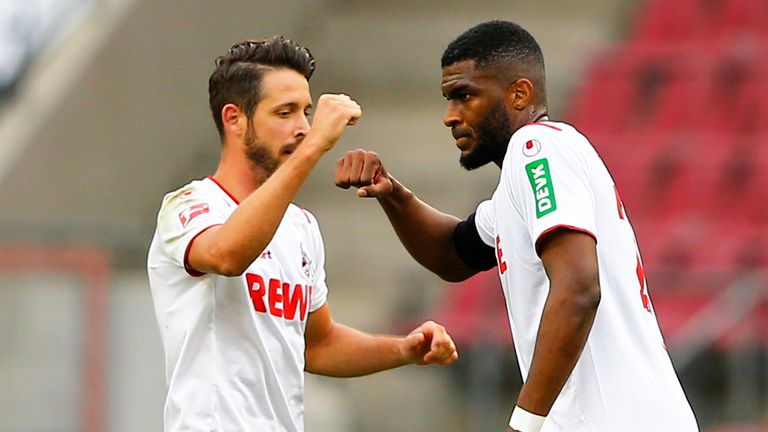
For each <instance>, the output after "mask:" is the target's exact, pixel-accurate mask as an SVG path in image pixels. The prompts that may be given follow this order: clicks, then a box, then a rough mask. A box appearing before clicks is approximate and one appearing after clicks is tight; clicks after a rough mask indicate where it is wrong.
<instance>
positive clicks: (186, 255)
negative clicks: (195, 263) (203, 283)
mask: <svg viewBox="0 0 768 432" xmlns="http://www.w3.org/2000/svg"><path fill="white" fill-rule="evenodd" d="M221 225H222V224H215V225H211V226H209V227H206V228H203V229H202V230H200V232H199V233H197V234H195V236H194V237H192V240H190V241H189V243H187V248H186V249H184V270H186V272H187V273H188V274H189V275H190V276H192V277H200V276H205V273H203V272H201V271H197V270H195V269H193V268H192V266H190V265H189V251H190V249H192V243H194V241H195V240H196V239H197V237H198V236H199V235H200V234H202V233H204V232H206V231H208V230H209V229H211V228H213V227H216V226H221Z"/></svg>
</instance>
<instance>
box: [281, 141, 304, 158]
mask: <svg viewBox="0 0 768 432" xmlns="http://www.w3.org/2000/svg"><path fill="white" fill-rule="evenodd" d="M299 144H301V143H292V144H286V145H284V146H283V148H282V149H281V150H280V154H282V155H283V156H290V155H292V154H293V152H295V151H296V148H298V147H299Z"/></svg>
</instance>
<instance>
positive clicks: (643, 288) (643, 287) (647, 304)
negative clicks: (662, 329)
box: [636, 256, 653, 313]
mask: <svg viewBox="0 0 768 432" xmlns="http://www.w3.org/2000/svg"><path fill="white" fill-rule="evenodd" d="M636 272H637V280H638V281H639V282H640V299H642V300H643V307H644V308H645V310H647V311H648V312H649V313H653V310H652V309H651V297H650V296H649V295H648V285H647V283H646V281H645V270H644V269H643V263H641V262H640V257H639V256H638V257H637V269H636Z"/></svg>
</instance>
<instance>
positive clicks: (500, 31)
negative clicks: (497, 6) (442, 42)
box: [440, 20, 544, 85]
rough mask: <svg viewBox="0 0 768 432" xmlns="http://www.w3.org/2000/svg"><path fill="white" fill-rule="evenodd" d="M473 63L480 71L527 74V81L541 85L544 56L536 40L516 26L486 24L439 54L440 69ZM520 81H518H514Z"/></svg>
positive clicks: (510, 23) (504, 22)
mask: <svg viewBox="0 0 768 432" xmlns="http://www.w3.org/2000/svg"><path fill="white" fill-rule="evenodd" d="M464 60H474V61H475V65H476V67H478V68H482V69H493V68H495V69H497V70H498V71H499V72H512V71H514V72H516V73H520V72H527V73H528V74H532V75H534V76H529V77H527V78H531V79H537V78H540V79H541V83H537V84H541V85H543V81H544V54H542V52H541V47H540V46H539V44H538V43H537V42H536V39H534V37H533V36H532V35H531V34H530V33H528V31H526V30H525V29H524V28H522V27H521V26H519V25H518V24H515V23H512V22H509V21H500V20H494V21H488V22H484V23H482V24H478V25H476V26H474V27H472V28H471V29H469V30H467V31H465V32H464V33H462V34H461V35H460V36H459V37H457V38H456V39H455V40H454V41H453V42H451V43H450V44H448V47H447V48H446V49H445V51H444V52H443V57H442V58H441V59H440V66H441V67H446V66H450V65H452V64H454V63H458V62H460V61H464ZM517 78H520V77H517Z"/></svg>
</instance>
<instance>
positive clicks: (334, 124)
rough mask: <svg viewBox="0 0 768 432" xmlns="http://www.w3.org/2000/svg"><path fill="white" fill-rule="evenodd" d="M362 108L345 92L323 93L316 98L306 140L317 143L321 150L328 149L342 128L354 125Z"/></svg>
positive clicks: (361, 113) (333, 143)
mask: <svg viewBox="0 0 768 432" xmlns="http://www.w3.org/2000/svg"><path fill="white" fill-rule="evenodd" d="M362 115H363V112H362V109H361V108H360V105H358V103H357V102H355V101H354V100H353V99H352V98H350V97H349V96H347V95H345V94H324V95H322V96H320V99H318V100H317V108H315V114H314V116H313V120H312V127H311V129H310V130H309V133H308V134H307V138H306V139H307V140H309V141H310V142H313V143H317V145H318V146H321V150H323V151H328V150H330V149H331V148H333V146H334V145H335V144H336V141H338V139H339V137H340V136H341V133H342V132H344V128H345V127H347V126H348V125H354V124H355V123H356V122H357V120H358V119H360V116H362Z"/></svg>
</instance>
